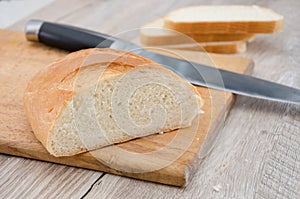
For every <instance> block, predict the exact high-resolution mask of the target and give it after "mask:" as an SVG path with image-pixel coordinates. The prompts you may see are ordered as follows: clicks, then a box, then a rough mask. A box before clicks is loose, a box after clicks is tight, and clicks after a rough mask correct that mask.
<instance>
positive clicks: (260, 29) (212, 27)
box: [164, 19, 283, 34]
mask: <svg viewBox="0 0 300 199" xmlns="http://www.w3.org/2000/svg"><path fill="white" fill-rule="evenodd" d="M164 27H165V28H169V29H173V30H176V31H178V32H182V33H186V34H188V33H198V34H200V33H201V34H225V33H226V34H231V33H239V34H257V33H275V32H280V31H281V30H282V27H283V19H281V20H279V21H265V22H251V21H250V22H244V21H241V22H238V21H237V22H193V23H188V22H186V23H183V22H174V21H172V20H168V19H165V24H164Z"/></svg>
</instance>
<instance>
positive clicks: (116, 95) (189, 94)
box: [24, 49, 201, 156]
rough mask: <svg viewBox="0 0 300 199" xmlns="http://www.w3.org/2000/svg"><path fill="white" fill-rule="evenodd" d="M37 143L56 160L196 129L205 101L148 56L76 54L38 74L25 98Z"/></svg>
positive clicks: (96, 52)
mask: <svg viewBox="0 0 300 199" xmlns="http://www.w3.org/2000/svg"><path fill="white" fill-rule="evenodd" d="M24 102H25V109H26V114H27V117H28V120H29V122H30V124H31V127H32V129H33V132H34V134H35V136H36V137H37V139H38V140H39V141H40V142H41V143H42V144H43V145H44V146H45V148H46V149H47V150H48V151H49V152H50V153H51V154H52V155H54V156H70V155H75V154H79V153H82V152H85V151H88V150H94V149H98V148H101V147H104V146H107V145H110V144H114V143H120V142H124V141H127V140H130V139H133V138H137V137H142V136H147V135H151V134H155V133H159V132H168V131H171V130H174V129H178V128H184V127H188V126H190V125H191V123H192V121H193V120H194V119H195V117H196V116H197V115H198V113H200V112H201V110H200V108H201V98H200V95H199V93H198V92H197V90H196V89H195V88H194V87H193V86H192V85H191V84H189V83H188V82H186V81H185V80H183V79H182V78H180V77H179V76H177V75H176V74H174V73H173V72H171V71H169V70H167V69H165V68H164V67H162V66H160V65H158V64H157V63H155V62H153V61H151V60H149V59H146V58H144V57H142V56H139V55H136V54H133V53H129V52H125V51H117V50H113V49H87V50H81V51H78V52H74V53H71V54H69V55H67V56H66V57H64V58H63V59H61V60H58V61H56V62H54V63H53V64H51V65H49V66H48V67H46V68H45V69H44V70H42V71H40V72H39V73H38V74H36V75H35V76H34V77H33V78H32V80H31V81H30V82H29V83H28V86H27V88H26V91H25V95H24Z"/></svg>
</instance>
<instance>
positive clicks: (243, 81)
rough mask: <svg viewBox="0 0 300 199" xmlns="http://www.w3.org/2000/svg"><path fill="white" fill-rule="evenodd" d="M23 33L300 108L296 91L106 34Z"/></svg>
mask: <svg viewBox="0 0 300 199" xmlns="http://www.w3.org/2000/svg"><path fill="white" fill-rule="evenodd" d="M25 33H26V38H27V40H29V41H39V42H42V43H44V44H46V45H49V46H53V47H56V48H60V49H64V50H67V51H77V50H81V49H85V48H95V47H98V48H114V49H118V50H125V51H131V52H133V53H136V54H139V55H142V56H144V57H147V58H149V59H152V60H153V61H155V62H157V63H159V64H161V65H163V66H164V67H166V68H168V69H170V70H172V71H173V72H175V73H176V74H178V75H179V76H181V77H183V78H184V79H186V80H187V81H189V82H190V83H192V84H194V85H199V86H204V87H208V88H214V89H218V90H223V91H228V92H232V93H234V94H238V95H244V96H250V97H256V98H262V99H268V100H274V101H280V102H287V103H293V104H300V90H299V89H296V88H292V87H288V86H284V85H281V84H277V83H274V82H270V81H266V80H263V79H259V78H255V77H252V76H249V75H242V74H238V73H234V72H230V71H226V70H222V69H217V68H214V67H210V66H206V65H203V64H199V63H195V62H190V61H187V60H184V59H178V58H174V57H170V56H166V55H162V54H159V53H154V52H150V51H147V50H145V49H143V48H142V47H140V46H138V45H136V44H134V43H131V42H129V41H125V40H122V39H119V38H115V37H112V36H109V35H106V34H102V33H98V32H94V31H90V30H86V29H82V28H78V27H74V26H69V25H64V24H57V23H51V22H45V21H41V20H30V21H29V22H28V23H27V24H26V27H25Z"/></svg>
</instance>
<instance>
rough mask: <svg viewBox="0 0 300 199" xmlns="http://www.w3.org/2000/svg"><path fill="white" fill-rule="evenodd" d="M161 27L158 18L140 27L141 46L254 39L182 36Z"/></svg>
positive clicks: (217, 35)
mask: <svg viewBox="0 0 300 199" xmlns="http://www.w3.org/2000/svg"><path fill="white" fill-rule="evenodd" d="M163 25H164V20H163V18H159V19H156V20H154V21H152V22H150V23H147V24H145V25H144V26H142V28H141V29H140V40H141V44H143V45H146V46H161V45H175V44H183V43H195V42H199V43H200V42H201V43H202V42H219V41H221V42H225V41H246V40H250V39H252V38H254V34H234V33H232V34H199V33H186V34H182V33H180V32H177V31H174V30H171V29H165V28H164V27H163ZM207 45H208V44H207Z"/></svg>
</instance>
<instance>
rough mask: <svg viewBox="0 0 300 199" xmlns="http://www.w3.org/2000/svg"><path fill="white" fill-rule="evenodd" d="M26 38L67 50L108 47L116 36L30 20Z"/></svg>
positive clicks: (26, 29)
mask: <svg viewBox="0 0 300 199" xmlns="http://www.w3.org/2000/svg"><path fill="white" fill-rule="evenodd" d="M25 32H26V38H27V40H30V41H39V42H42V43H44V44H46V45H49V46H53V47H56V48H60V49H64V50H67V51H77V50H81V49H86V48H95V47H98V48H108V47H110V45H111V44H112V43H113V42H114V38H112V37H110V36H108V35H105V34H102V33H98V32H94V31H90V30H85V29H81V28H77V27H74V26H69V25H62V24H57V23H51V22H45V21H40V20H30V21H29V22H28V23H27V25H26V28H25Z"/></svg>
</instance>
